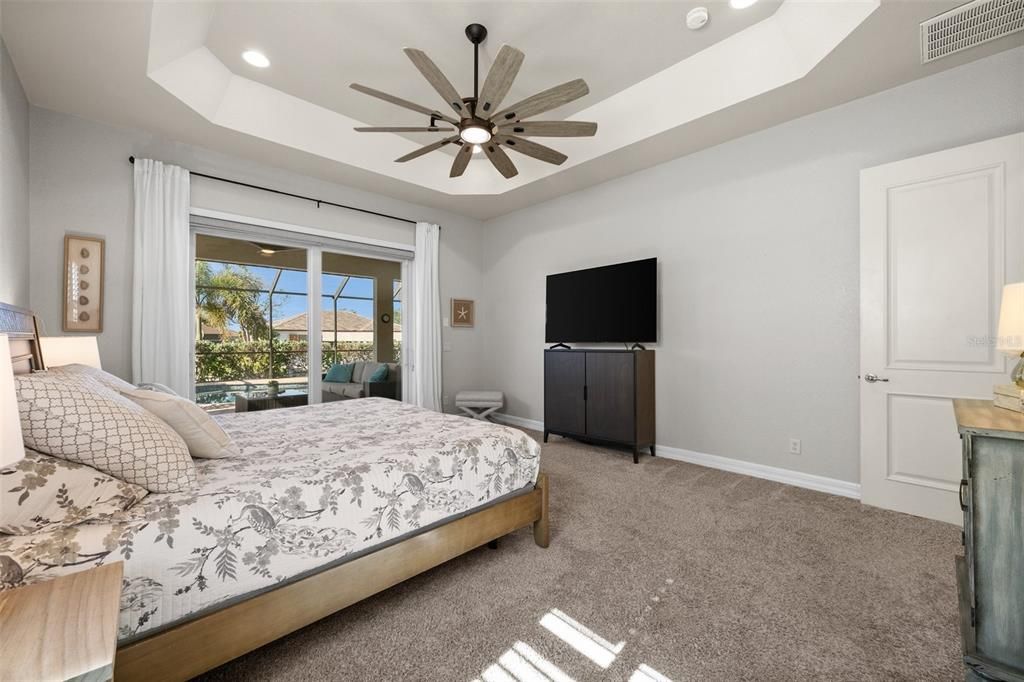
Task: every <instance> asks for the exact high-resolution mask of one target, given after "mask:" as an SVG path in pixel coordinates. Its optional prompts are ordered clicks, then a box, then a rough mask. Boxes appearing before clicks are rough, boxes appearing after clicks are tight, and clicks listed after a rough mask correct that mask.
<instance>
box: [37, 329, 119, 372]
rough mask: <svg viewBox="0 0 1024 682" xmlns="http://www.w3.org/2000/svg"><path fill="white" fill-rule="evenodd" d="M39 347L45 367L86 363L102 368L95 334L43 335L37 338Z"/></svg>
mask: <svg viewBox="0 0 1024 682" xmlns="http://www.w3.org/2000/svg"><path fill="white" fill-rule="evenodd" d="M39 349H40V350H41V351H42V353H43V364H45V365H46V366H47V367H60V366H61V365H88V366H89V367H95V368H96V369H103V368H102V367H100V347H99V344H97V343H96V337H95V336H43V337H41V338H40V339H39Z"/></svg>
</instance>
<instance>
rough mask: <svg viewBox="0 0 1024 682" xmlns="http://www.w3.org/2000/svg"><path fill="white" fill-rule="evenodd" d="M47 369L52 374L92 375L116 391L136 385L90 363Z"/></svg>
mask: <svg viewBox="0 0 1024 682" xmlns="http://www.w3.org/2000/svg"><path fill="white" fill-rule="evenodd" d="M46 371H47V372H49V373H50V374H57V375H60V376H71V377H80V376H87V377H91V378H92V379H95V380H96V381H98V382H99V383H101V384H103V385H104V386H106V387H107V388H110V389H113V390H115V391H120V390H123V389H126V388H135V386H134V385H132V384H129V383H128V382H127V381H125V380H124V379H121V378H119V377H116V376H114V375H113V374H111V373H110V372H105V371H103V370H102V369H100V368H98V367H91V366H90V365H75V364H72V365H60V366H59V367H50V368H49V369H48V370H46Z"/></svg>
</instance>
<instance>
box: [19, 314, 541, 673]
mask: <svg viewBox="0 0 1024 682" xmlns="http://www.w3.org/2000/svg"><path fill="white" fill-rule="evenodd" d="M0 334H7V335H8V336H9V337H10V343H11V356H12V358H13V359H15V360H16V362H15V365H14V367H15V373H16V374H22V373H27V372H30V371H32V370H39V369H45V365H44V361H43V358H42V354H41V352H40V349H39V334H38V329H37V324H36V319H35V316H34V315H33V314H32V312H31V311H28V310H25V309H23V308H16V307H14V306H10V305H6V304H3V303H0ZM529 525H532V526H533V538H534V541H535V542H536V543H537V544H538V545H539V546H541V547H547V546H548V543H549V540H550V532H549V526H548V478H547V475H546V474H543V473H542V474H540V475H539V476H538V479H537V484H536V486H535V487H534V488H533V489H532V490H530V491H528V492H525V493H522V494H520V495H517V496H515V497H511V498H508V499H506V500H503V501H502V502H499V503H497V504H494V505H492V506H490V507H486V508H484V509H481V510H479V511H476V512H473V513H471V514H468V515H466V516H463V517H461V518H458V519H455V520H453V521H449V522H447V523H444V524H442V525H439V526H436V527H434V528H432V529H431V530H427V531H425V532H422V533H420V534H418V535H414V536H411V537H409V538H406V539H404V540H401V541H400V542H396V543H394V544H392V545H389V546H387V547H384V548H382V549H379V550H376V551H373V552H370V553H369V554H365V555H363V556H361V557H359V558H357V559H353V560H352V561H349V562H347V563H344V564H341V565H339V566H335V567H333V568H328V569H326V570H323V571H320V572H319V573H315V574H313V575H310V576H307V577H305V578H303V579H301V580H297V581H295V582H293V583H289V584H287V585H283V586H281V587H277V588H274V589H272V590H270V591H267V592H263V593H262V594H259V595H256V596H254V597H251V598H249V599H245V600H243V601H240V602H237V603H235V604H232V605H231V606H227V607H225V608H223V609H220V610H217V611H212V612H210V613H207V614H206V615H203V616H200V617H199V618H196V619H194V620H190V621H188V622H185V623H182V624H180V625H176V626H174V627H171V628H169V629H167V630H164V631H162V632H158V633H156V634H154V635H150V636H149V637H145V638H143V639H140V640H138V641H135V642H132V643H130V644H125V645H124V646H121V647H119V648H118V650H117V657H116V659H115V664H114V676H115V679H117V680H118V681H120V680H152V681H154V682H155V681H160V680H186V679H189V678H191V677H195V676H196V675H199V674H201V673H204V672H206V671H208V670H211V669H213V668H215V667H217V666H219V665H221V664H223V663H227V662H228V661H230V660H232V659H234V658H237V657H239V656H241V655H243V654H245V653H248V652H249V651H252V650H253V649H256V648H258V647H261V646H263V645H264V644H267V643H269V642H272V641H274V640H275V639H278V638H279V637H283V636H284V635H287V634H289V633H291V632H294V631H295V630H298V629H299V628H302V627H305V626H306V625H309V624H311V623H314V622H316V621H318V620H320V619H321V618H324V617H326V616H329V615H331V614H332V613H335V612H336V611H339V610H341V609H344V608H345V607H347V606H350V605H352V604H354V603H356V602H358V601H361V600H363V599H366V598H367V597H370V596H372V595H374V594H377V593H378V592H381V591H383V590H385V589H387V588H389V587H391V586H393V585H397V584H398V583H400V582H402V581H403V580H407V579H409V578H412V577H413V576H416V575H419V574H420V573H423V572H424V571H427V570H429V569H431V568H434V567H435V566H439V565H440V564H443V563H444V562H446V561H448V560H450V559H453V558H455V557H457V556H459V555H460V554H464V553H466V552H468V551H470V550H472V549H475V548H477V547H480V546H481V545H484V544H487V543H488V542H491V541H492V540H496V539H498V538H500V537H502V536H503V535H507V534H508V533H511V532H512V531H514V530H517V529H519V528H523V527H525V526H529Z"/></svg>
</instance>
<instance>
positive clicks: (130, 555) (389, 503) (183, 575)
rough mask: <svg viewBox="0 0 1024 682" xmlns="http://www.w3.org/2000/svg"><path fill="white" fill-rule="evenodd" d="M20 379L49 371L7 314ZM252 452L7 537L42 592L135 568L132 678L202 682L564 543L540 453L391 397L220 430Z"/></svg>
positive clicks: (510, 437) (0, 326)
mask: <svg viewBox="0 0 1024 682" xmlns="http://www.w3.org/2000/svg"><path fill="white" fill-rule="evenodd" d="M0 333H7V334H8V335H9V336H11V342H12V351H11V353H12V357H13V358H15V359H16V360H17V362H18V364H17V365H16V370H15V371H16V372H19V371H30V370H31V369H38V368H41V367H42V358H41V357H40V355H39V352H38V346H37V343H36V340H37V335H36V332H35V320H34V318H33V316H32V315H31V313H30V312H29V311H25V310H20V309H15V308H11V307H10V306H0ZM219 420H220V422H221V425H222V426H223V427H224V429H225V430H226V431H227V432H228V433H229V434H230V435H231V436H232V437H233V439H234V440H235V442H236V444H237V445H238V446H239V449H240V450H241V456H240V457H231V458H226V459H211V460H195V464H196V469H197V473H198V479H199V482H198V484H197V485H196V487H195V488H193V489H192V490H190V491H188V492H184V493H165V494H155V493H150V494H149V495H148V496H146V497H145V498H143V499H142V500H141V501H140V502H138V503H137V504H135V505H134V506H132V507H131V508H129V509H127V510H126V511H124V512H120V513H118V514H115V515H111V516H108V517H105V518H103V519H101V520H96V521H91V522H88V523H84V524H79V525H77V526H73V527H71V528H64V529H58V530H52V531H49V532H41V533H36V534H33V535H25V536H11V535H0V555H5V556H8V557H13V558H14V559H15V560H16V561H17V563H18V566H19V568H20V570H21V572H22V575H21V576H19V577H20V578H21V582H23V583H29V582H34V581H37V580H41V579H47V578H49V577H52V576H55V575H60V574H62V573H66V572H72V571H75V570H82V569H83V568H87V567H90V566H96V565H102V564H104V563H109V562H113V561H123V562H124V580H123V583H122V598H121V616H120V624H119V647H118V653H117V659H116V666H115V671H116V676H117V678H118V679H136V678H139V679H141V678H146V679H150V680H152V679H186V678H189V677H193V676H195V675H197V674H199V673H202V672H204V671H206V670H209V669H211V668H213V667H216V666H217V665H220V664H221V663H224V662H226V661H229V660H231V659H232V658H235V657H237V656H239V655H242V654H244V653H245V652H247V651H251V650H252V649H254V648H257V647H259V646H261V645H262V644H265V643H267V642H270V641H272V640H274V639H276V638H278V637H281V636H282V635H285V634H287V633H289V632H292V631H294V630H296V629H298V628H300V627H303V626H304V625H307V624H309V623H312V622H314V621H316V620H318V619H320V618H323V617H324V616H326V615H329V614H330V613H333V612H335V611H337V610H339V609H342V608H344V607H346V606H348V605H350V604H352V603H354V602H357V601H359V600H361V599H364V598H366V597H368V596H370V595H372V594H375V593H376V592H379V591H381V590H383V589H386V588H387V587H390V586H392V585H394V584H396V583H398V582H401V581H402V580H405V579H407V578H409V577H412V576H414V575H417V574H419V573H421V572H423V571H425V570H427V569H429V568H432V567H434V566H437V565H438V564H441V563H443V562H445V561H447V560H449V559H451V558H453V557H455V556H458V555H459V554H462V553H464V552H466V551H469V550H470V549H473V548H475V547H479V546H481V545H483V544H486V543H488V542H490V541H492V540H495V539H497V538H499V537H501V536H502V535H505V534H507V533H509V532H511V531H513V530H516V529H518V528H521V527H523V526H527V525H531V524H532V525H533V529H534V538H535V541H536V542H537V544H538V545H540V546H542V547H546V546H547V544H548V520H547V481H546V478H545V476H544V475H543V474H540V473H539V454H540V447H539V445H538V444H537V443H536V442H535V441H534V440H533V439H531V438H529V437H528V436H526V435H525V434H524V433H522V432H521V431H517V430H514V429H510V428H507V427H503V426H498V425H494V424H490V423H485V422H480V421H477V420H470V419H466V418H463V417H456V416H451V415H442V414H438V413H435V412H431V411H428V410H422V409H420V408H417V407H414V406H411V405H406V404H403V403H399V402H396V401H393V400H388V399H384V398H368V399H362V400H352V401H340V402H331V403H325V404H322V405H311V406H308V407H297V408H291V409H287V410H273V411H266V412H251V413H239V414H229V415H225V416H223V417H220V418H219Z"/></svg>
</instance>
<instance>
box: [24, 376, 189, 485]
mask: <svg viewBox="0 0 1024 682" xmlns="http://www.w3.org/2000/svg"><path fill="white" fill-rule="evenodd" d="M14 379H15V389H16V391H17V394H18V412H19V413H20V415H21V431H22V435H23V436H24V438H25V445H26V446H28V447H30V448H32V449H33V450H37V451H39V452H42V453H44V454H47V455H52V456H54V457H59V458H61V459H67V460H71V461H72V462H78V463H80V464H87V465H89V466H91V467H93V468H96V469H99V470H100V471H102V472H104V473H107V474H110V475H111V476H114V477H115V478H119V479H121V480H123V481H127V482H128V483H134V484H136V485H141V486H142V487H144V488H146V489H147V490H149V491H150V492H154V493H173V492H179V491H182V490H187V489H189V488H191V487H192V486H193V485H194V484H195V482H196V472H195V467H194V466H193V465H192V457H190V456H189V453H188V447H187V446H186V445H185V441H183V440H182V439H181V436H179V435H178V434H177V433H175V432H174V429H172V428H171V427H170V426H168V425H167V424H165V423H164V422H162V421H160V419H159V418H158V417H155V416H153V415H151V414H150V413H149V412H147V411H146V410H145V408H142V407H139V406H138V405H136V404H135V403H133V402H132V401H130V400H128V399H127V398H124V397H122V396H120V395H118V394H117V393H115V392H114V391H112V390H111V389H109V388H107V387H106V386H103V385H102V384H100V383H98V382H97V381H96V380H95V379H93V378H92V377H89V376H84V375H67V376H59V375H53V374H51V373H47V372H42V373H39V374H22V375H19V376H16V377H14Z"/></svg>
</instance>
